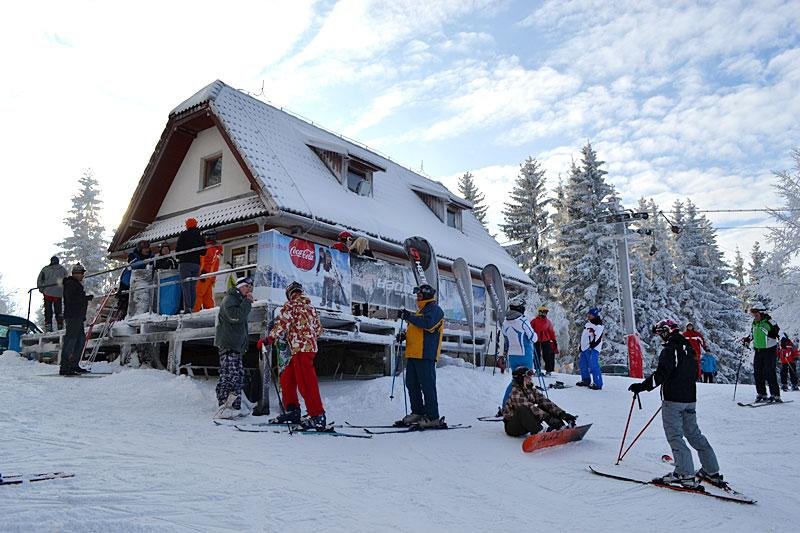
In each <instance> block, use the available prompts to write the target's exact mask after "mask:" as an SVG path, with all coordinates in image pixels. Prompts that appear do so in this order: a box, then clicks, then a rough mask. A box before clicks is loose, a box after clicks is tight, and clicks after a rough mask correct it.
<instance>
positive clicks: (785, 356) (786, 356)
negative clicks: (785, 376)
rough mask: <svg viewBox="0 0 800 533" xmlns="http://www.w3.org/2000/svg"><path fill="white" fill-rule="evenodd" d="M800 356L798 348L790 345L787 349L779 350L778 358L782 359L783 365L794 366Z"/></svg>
mask: <svg viewBox="0 0 800 533" xmlns="http://www.w3.org/2000/svg"><path fill="white" fill-rule="evenodd" d="M798 355H800V352H798V350H797V348H796V347H795V346H794V345H791V344H790V345H789V346H787V347H785V348H781V349H780V350H778V356H779V357H780V359H781V364H792V363H793V362H794V361H795V360H796V359H797V358H798Z"/></svg>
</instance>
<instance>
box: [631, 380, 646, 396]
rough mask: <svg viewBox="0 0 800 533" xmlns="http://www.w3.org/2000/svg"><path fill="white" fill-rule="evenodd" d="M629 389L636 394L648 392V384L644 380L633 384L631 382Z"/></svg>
mask: <svg viewBox="0 0 800 533" xmlns="http://www.w3.org/2000/svg"><path fill="white" fill-rule="evenodd" d="M628 390H629V391H631V392H632V393H634V394H639V393H641V392H646V391H647V385H646V384H645V383H643V382H642V383H633V384H631V386H630V387H628Z"/></svg>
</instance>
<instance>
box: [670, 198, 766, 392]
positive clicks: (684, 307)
mask: <svg viewBox="0 0 800 533" xmlns="http://www.w3.org/2000/svg"><path fill="white" fill-rule="evenodd" d="M675 215H676V216H675V221H676V223H677V224H678V225H679V226H680V227H681V233H680V235H679V236H678V239H677V241H676V246H675V250H676V256H675V263H676V278H675V283H676V285H677V287H678V289H679V294H678V303H679V310H678V311H679V319H680V320H679V323H680V324H681V326H685V324H686V323H687V322H692V324H694V327H695V329H697V330H698V331H700V332H701V333H702V334H703V335H704V336H705V339H706V343H707V345H708V351H709V352H710V353H711V354H713V355H714V356H715V357H716V358H717V361H718V363H719V374H718V376H717V377H718V381H720V382H723V383H726V382H732V381H733V380H734V378H735V374H736V369H737V367H738V364H739V360H740V359H741V357H743V355H745V354H744V353H743V348H742V344H741V338H742V337H743V336H744V334H745V333H746V330H747V327H748V326H747V324H748V322H747V317H746V315H745V313H744V312H743V311H742V309H741V305H740V303H739V300H738V298H737V297H736V296H735V289H734V287H732V286H731V285H730V284H729V283H728V280H729V279H730V277H731V274H730V271H729V269H728V266H727V264H726V263H725V261H724V258H723V254H722V252H721V251H720V249H719V246H718V245H717V241H716V232H715V230H714V228H713V226H712V225H711V223H710V222H709V220H708V219H707V218H706V217H705V216H703V215H700V214H698V213H697V208H696V207H695V205H694V204H693V203H692V202H691V201H690V200H687V201H686V202H685V204H681V203H680V202H676V205H675ZM742 368H743V371H744V374H743V376H744V377H745V378H746V377H747V376H749V375H750V372H751V369H750V367H742ZM740 379H742V376H740Z"/></svg>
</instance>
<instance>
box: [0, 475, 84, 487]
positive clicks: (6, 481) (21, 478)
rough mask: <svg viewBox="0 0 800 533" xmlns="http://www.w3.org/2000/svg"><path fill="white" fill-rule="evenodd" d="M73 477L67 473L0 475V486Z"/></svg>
mask: <svg viewBox="0 0 800 533" xmlns="http://www.w3.org/2000/svg"><path fill="white" fill-rule="evenodd" d="M68 477H75V474H71V473H69V472H45V473H43V474H33V475H25V474H0V485H22V484H23V483H35V482H37V481H47V480H50V479H63V478H68Z"/></svg>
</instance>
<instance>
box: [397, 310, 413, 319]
mask: <svg viewBox="0 0 800 533" xmlns="http://www.w3.org/2000/svg"><path fill="white" fill-rule="evenodd" d="M410 315H411V313H409V312H408V309H401V310H400V314H399V316H400V318H401V319H402V320H405V319H407V318H408V317H409V316H410Z"/></svg>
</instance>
